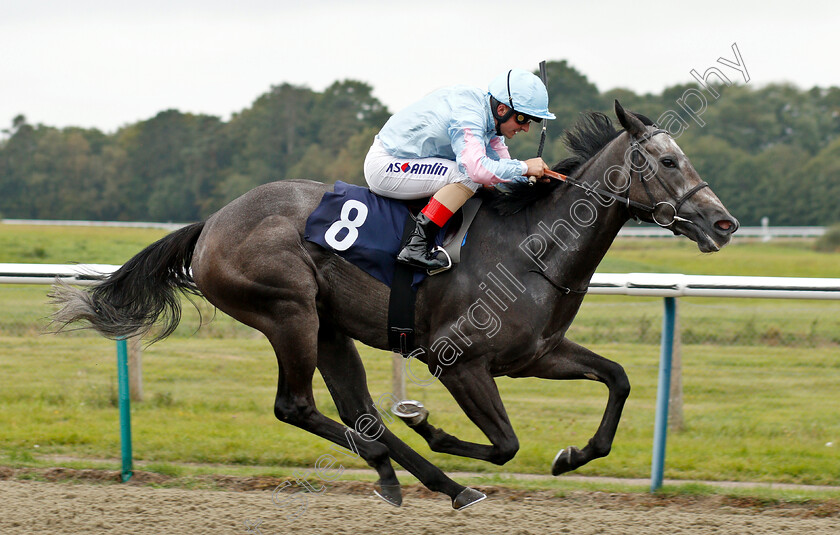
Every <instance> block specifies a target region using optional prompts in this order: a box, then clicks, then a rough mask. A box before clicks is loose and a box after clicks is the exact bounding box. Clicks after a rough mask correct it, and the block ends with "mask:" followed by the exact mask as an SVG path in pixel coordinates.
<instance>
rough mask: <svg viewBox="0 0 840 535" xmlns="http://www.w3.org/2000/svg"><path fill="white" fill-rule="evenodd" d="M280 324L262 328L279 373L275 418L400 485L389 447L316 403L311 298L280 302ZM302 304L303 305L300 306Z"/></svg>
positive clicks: (315, 344)
mask: <svg viewBox="0 0 840 535" xmlns="http://www.w3.org/2000/svg"><path fill="white" fill-rule="evenodd" d="M282 308H283V310H282V313H279V314H275V315H273V317H282V318H283V322H282V323H283V324H282V325H279V322H278V325H277V327H276V328H275V329H273V330H268V329H266V331H268V332H266V331H263V332H264V333H265V334H266V335H267V336H268V339H269V341H270V342H271V345H272V346H273V347H274V351H275V353H276V354H277V362H278V365H279V368H280V369H279V374H278V381H277V396H276V398H275V401H274V414H275V416H276V417H277V419H279V420H281V421H283V422H286V423H289V424H292V425H294V426H296V427H300V428H301V429H304V430H306V431H309V432H310V433H313V434H316V435H318V436H320V437H322V438H325V439H327V440H330V441H332V442H334V443H336V444H338V445H340V446H342V447H344V448H348V449H351V450H353V451H355V452H357V453H358V454H359V456H360V457H361V458H362V459H364V460H365V461H366V462H367V463H368V464H369V465H370V466H371V467H373V468H374V469H376V471H377V473H378V474H379V479H380V481H381V482H382V484H383V485H399V482H398V481H397V476H396V474H395V473H394V469H393V467H392V466H391V462H390V459H389V455H388V448H387V447H385V446H384V445H383V444H380V443H378V442H376V441H367V440H364V439H363V438H362V437H361V436H360V435H359V434H358V433H356V432H355V431H351V430H349V429H348V428H346V427H345V426H343V425H341V424H340V423H338V422H336V421H334V420H331V419H330V418H327V417H326V416H324V415H323V414H322V413H321V412H319V411H318V409H317V408H316V406H315V399H314V397H313V394H312V377H313V375H314V372H315V367H316V364H317V360H318V356H317V355H318V335H317V330H318V327H317V326H318V317H317V313H316V312H315V305H314V300H313V303H312V305H311V309H309V310H305V309H306V308H310V307H308V306H307V307H301V306H300V305H294V304H291V303H288V302H286V303H283V306H282ZM302 308H304V309H302Z"/></svg>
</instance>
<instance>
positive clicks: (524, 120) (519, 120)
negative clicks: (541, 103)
mask: <svg viewBox="0 0 840 535" xmlns="http://www.w3.org/2000/svg"><path fill="white" fill-rule="evenodd" d="M513 120H514V121H516V124H518V125H522V126H525V125H526V124H528V123H530V122H531V121H534V122H535V123H539V122H542V119H540V118H539V117H532V116H530V115H526V114H524V113H519V112H518V111H514V112H513Z"/></svg>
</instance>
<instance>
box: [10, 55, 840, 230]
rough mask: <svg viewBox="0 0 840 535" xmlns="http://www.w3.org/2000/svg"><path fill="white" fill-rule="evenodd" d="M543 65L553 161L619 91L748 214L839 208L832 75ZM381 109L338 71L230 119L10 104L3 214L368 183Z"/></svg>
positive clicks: (190, 209) (519, 146) (806, 213)
mask: <svg viewBox="0 0 840 535" xmlns="http://www.w3.org/2000/svg"><path fill="white" fill-rule="evenodd" d="M547 72H548V89H549V93H550V102H551V106H550V107H551V110H552V111H553V112H554V113H555V115H557V120H556V121H550V124H549V125H548V142H547V144H546V148H545V151H544V154H543V155H544V158H545V159H546V161H547V162H549V164H551V163H553V162H555V161H558V160H559V159H561V158H562V157H563V156H564V155H565V149H564V148H563V146H562V140H561V136H562V132H563V130H564V129H566V128H568V127H570V126H571V125H572V124H573V123H574V121H575V120H576V119H577V117H578V115H579V113H580V112H582V111H585V110H598V111H603V112H605V113H607V114H608V115H609V116H612V115H613V113H612V111H611V110H612V103H613V100H614V99H618V100H619V101H620V102H621V103H622V105H623V106H624V107H625V108H627V109H630V110H633V111H637V112H641V113H643V114H645V115H647V116H648V117H650V118H651V119H653V120H658V119H661V118H662V119H664V117H666V112H669V111H670V112H671V113H672V114H677V115H679V117H680V120H679V121H678V122H673V125H675V126H679V125H680V124H681V125H682V128H678V129H677V128H673V127H672V128H671V130H672V131H673V132H676V131H677V130H680V132H679V135H678V143H679V145H680V147H682V149H683V150H684V152H685V153H686V154H687V155H688V156H689V158H690V159H691V161H692V163H693V164H694V166H695V168H696V169H697V170H698V171H699V172H700V174H701V176H702V177H703V178H704V179H705V180H706V181H708V182H709V183H710V184H711V185H712V188H713V189H714V191H715V192H716V193H717V194H718V196H719V197H720V198H721V200H722V201H723V202H724V203H725V204H726V205H727V207H728V208H729V209H730V210H731V211H732V213H733V214H734V215H735V216H736V217H738V218H739V219H740V220H741V222H742V223H743V224H746V225H756V224H759V222H760V219H761V218H762V217H764V216H767V217H769V218H770V219H771V223H772V224H774V225H829V224H832V223H837V222H840V203H839V202H837V200H838V199H840V88H837V87H831V88H819V87H814V88H812V89H808V90H802V89H799V88H797V87H795V86H792V85H789V84H771V85H767V86H764V87H760V88H756V87H753V86H751V85H750V84H749V83H747V84H742V85H734V84H733V85H725V84H721V85H715V86H699V85H697V84H694V83H692V84H684V85H677V86H673V87H669V88H666V89H664V90H663V91H662V92H661V93H660V94H651V93H648V94H644V95H638V94H636V93H634V92H632V91H629V90H626V89H612V90H609V91H605V92H600V91H599V90H598V88H597V87H596V86H595V85H594V84H592V83H591V82H589V81H588V80H587V78H586V76H585V75H583V74H582V73H580V72H579V71H577V70H576V69H574V68H572V67H571V66H569V65H568V64H567V63H566V62H565V61H556V62H550V63H548V65H547ZM406 91H412V92H416V88H415V87H413V86H410V87H407V88H406ZM702 91H705V92H706V94H710V93H711V92H714V94H717V95H719V96H717V97H715V98H708V99H707V102H706V105H705V106H698V105H697V104H696V101H695V104H694V108H693V109H694V111H696V112H697V113H692V108H691V106H684V107H681V106H680V105H679V103H680V102H683V104H685V102H688V101H689V98H688V97H687V96H686V95H687V94H691V93H692V92H694V93H695V94H696V93H697V92H702ZM687 92H688V93H687ZM416 96H417V97H418V98H419V97H421V96H422V94H417V95H416ZM390 113H391V111H390V110H388V109H387V108H386V107H385V106H384V105H383V104H382V103H381V102H380V101H379V100H378V99H377V98H375V97H374V96H373V88H372V87H371V86H370V85H368V84H365V83H363V82H359V81H355V80H344V81H337V82H335V83H333V84H332V85H331V86H329V87H328V88H326V89H325V90H324V91H323V92H317V91H313V90H311V89H309V88H307V87H302V86H295V85H290V84H281V85H277V86H274V87H272V88H271V89H270V90H269V91H268V92H266V93H265V94H263V95H262V96H260V97H259V98H257V100H256V101H255V102H254V103H253V104H252V105H251V106H250V107H249V108H246V109H244V110H243V111H241V112H240V113H237V114H235V115H234V116H233V117H231V119H230V120H229V121H223V120H222V119H220V118H219V117H214V116H210V115H194V114H187V113H181V112H179V111H177V110H166V111H162V112H160V113H159V114H157V115H156V116H155V117H153V118H151V119H148V120H145V121H141V122H138V123H136V124H132V125H128V126H125V127H123V128H120V129H119V130H118V131H117V132H115V133H113V134H106V133H103V132H101V131H99V130H97V129H84V128H76V127H70V128H62V129H59V128H55V127H50V126H47V125H43V124H38V125H31V124H29V123H28V122H27V121H26V118H25V117H24V116H18V117H15V118H14V120H13V122H12V124H11V126H10V127H9V128H8V129H6V130H4V131H3V133H4V137H3V140H2V141H0V192H1V193H0V214H1V215H2V216H3V217H8V218H25V219H92V220H127V221H130V220H152V221H184V222H185V221H195V220H199V219H203V218H205V217H207V216H208V215H209V214H211V213H212V212H214V211H215V210H217V209H219V208H220V207H221V206H223V205H224V204H226V203H227V202H229V201H230V200H232V199H234V198H236V197H237V196H239V195H241V194H242V193H244V192H245V191H248V190H249V189H251V188H253V187H255V186H258V185H259V184H263V183H265V182H270V181H273V180H283V179H290V178H308V179H314V180H321V181H324V182H334V181H336V180H343V181H345V182H351V183H356V184H364V178H363V176H362V162H363V161H364V157H365V154H366V153H367V150H368V148H369V146H370V143H371V141H372V140H373V137H374V135H375V134H376V132H378V130H379V128H380V127H381V126H382V125H383V124H384V123H385V121H386V120H387V119H388V117H389V116H390ZM539 130H540V129H539V128H532V130H531V132H530V133H529V134H526V135H522V134H520V135H518V136H517V137H516V138H515V139H513V140H511V141H510V142H509V145H510V147H511V153H512V154H513V156H514V157H519V158H522V159H525V158H529V157H531V156H533V155H534V154H535V152H536V150H537V145H538V143H539Z"/></svg>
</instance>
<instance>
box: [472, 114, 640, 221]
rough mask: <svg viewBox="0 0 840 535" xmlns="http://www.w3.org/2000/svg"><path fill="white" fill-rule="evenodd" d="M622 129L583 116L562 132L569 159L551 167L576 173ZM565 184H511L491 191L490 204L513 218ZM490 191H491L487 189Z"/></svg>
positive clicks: (602, 117)
mask: <svg viewBox="0 0 840 535" xmlns="http://www.w3.org/2000/svg"><path fill="white" fill-rule="evenodd" d="M635 115H636V116H637V117H639V119H641V121H642V122H643V123H645V124H646V125H649V124H653V122H652V121H651V120H650V119H648V118H647V117H645V116H643V115H640V114H635ZM621 132H622V131H621V130H616V129H615V128H614V127H613V124H612V121H611V120H610V118H609V117H607V116H606V115H604V114H603V113H600V112H596V111H590V112H585V113H582V114H581V116H580V118H579V119H578V120H577V121H576V122H575V124H574V125H573V126H572V127H571V128H569V129H568V130H566V131H565V132H564V133H563V144H564V145H565V146H566V149H567V150H568V151H569V153H570V156H569V157H567V158H566V159H564V160H562V161H560V163H558V164H557V165H555V166H554V167H552V169H553V170H554V171H557V172H558V173H561V174H564V175H571V174H573V173H574V172H575V171H576V170H577V169H578V168H579V167H580V166H581V165H583V164H584V163H586V162H587V161H589V159H590V158H592V157H593V156H595V154H597V153H598V151H600V150H601V149H603V148H604V147H606V146H607V144H608V143H609V142H610V141H612V140H613V139H615V138H616V137H618V135H619V134H620V133H621ZM561 184H562V182H560V181H558V180H551V181H549V182H537V183H536V184H534V185H533V186H532V185H529V184H525V183H516V184H510V185H509V187H508V191H506V192H500V191H498V190H489V193H485V195H487V196H489V205H490V207H492V208H493V209H494V210H496V212H498V213H499V214H500V215H510V214H515V213H516V212H518V211H520V210H522V209H523V208H525V207H526V206H529V205H531V204H533V203H534V202H535V201H536V200H537V199H540V198H543V197H545V196H547V195H548V194H549V193H550V192H551V191H553V190H554V188H557V187H558V186H560V185H561ZM484 191H488V190H484Z"/></svg>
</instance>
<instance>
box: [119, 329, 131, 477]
mask: <svg viewBox="0 0 840 535" xmlns="http://www.w3.org/2000/svg"><path fill="white" fill-rule="evenodd" d="M117 384H118V390H119V405H120V448H121V451H122V471H121V472H120V478H121V479H122V482H123V483H125V482H126V481H128V480H129V479H131V476H132V474H133V471H132V469H133V467H132V454H131V399H130V395H129V387H128V342H126V340H125V338H120V339H119V340H117Z"/></svg>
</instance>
